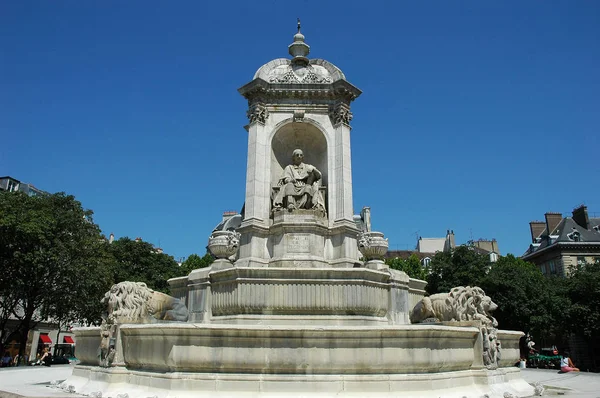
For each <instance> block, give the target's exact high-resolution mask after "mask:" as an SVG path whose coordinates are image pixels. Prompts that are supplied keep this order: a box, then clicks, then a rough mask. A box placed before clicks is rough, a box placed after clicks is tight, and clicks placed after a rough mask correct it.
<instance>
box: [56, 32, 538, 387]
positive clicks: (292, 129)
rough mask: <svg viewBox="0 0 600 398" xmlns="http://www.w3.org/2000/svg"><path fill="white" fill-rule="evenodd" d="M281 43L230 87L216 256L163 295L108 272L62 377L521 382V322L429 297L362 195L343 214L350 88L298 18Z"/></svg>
mask: <svg viewBox="0 0 600 398" xmlns="http://www.w3.org/2000/svg"><path fill="white" fill-rule="evenodd" d="M289 53H290V55H291V56H292V58H291V59H288V58H279V59H275V60H273V61H270V62H268V63H266V64H265V65H263V66H262V67H260V68H259V69H258V71H257V72H256V74H255V75H254V79H253V80H252V81H251V82H250V83H248V84H246V85H244V86H243V87H242V88H240V89H239V92H240V93H241V94H242V95H243V96H244V97H245V98H246V99H247V100H248V113H247V114H248V118H249V124H248V125H247V126H246V130H247V131H248V163H247V168H246V196H245V204H244V209H243V211H242V214H241V216H240V217H239V221H240V222H239V223H237V224H236V225H234V226H233V227H232V226H231V225H229V226H228V227H225V226H223V225H225V224H222V226H223V227H222V228H220V229H219V228H218V229H216V230H215V231H213V232H212V234H211V236H210V238H209V242H208V247H209V249H210V250H211V252H212V253H213V254H214V255H215V257H216V258H217V260H216V261H215V263H214V264H213V265H212V266H211V267H209V268H203V269H197V270H194V271H192V272H191V273H190V274H189V275H188V276H187V277H182V278H176V279H172V280H170V281H169V284H170V287H171V292H172V295H173V297H169V296H163V295H161V294H159V293H157V292H153V291H152V290H151V289H148V288H147V287H146V286H145V285H144V286H142V285H140V284H133V285H132V282H124V284H118V285H115V286H114V287H113V289H111V292H108V293H107V296H106V297H105V302H106V303H107V316H106V319H105V320H104V323H103V325H102V326H101V327H99V328H96V327H91V328H80V329H77V330H76V331H75V334H76V337H77V354H78V358H79V359H80V361H81V363H80V364H79V365H77V366H76V367H75V369H74V371H73V375H72V376H71V377H70V378H69V379H68V380H66V381H65V383H63V386H64V388H65V389H68V390H70V391H73V390H74V391H75V392H77V393H81V394H88V395H93V396H104V397H107V396H117V395H119V394H125V393H127V394H128V396H129V398H135V397H144V398H145V397H150V396H157V397H161V398H162V397H188V396H189V397H209V396H210V397H230V396H231V397H240V396H252V397H258V396H261V397H262V396H269V397H275V396H303V397H309V396H319V397H322V396H336V397H337V396H369V397H392V396H393V397H440V396H443V397H483V396H486V394H487V396H488V397H502V396H506V395H505V394H512V395H513V396H518V397H524V396H530V395H532V394H533V388H531V387H530V386H529V385H528V384H527V383H525V382H524V381H523V380H522V379H521V377H520V373H519V372H520V371H519V369H518V368H517V367H513V364H514V363H516V362H517V361H518V360H519V339H520V337H521V336H522V333H521V332H514V331H503V330H498V329H497V326H498V325H497V323H495V320H494V319H493V317H492V316H491V314H490V313H491V311H492V310H493V309H494V306H493V305H492V304H493V302H492V301H491V300H490V299H489V297H487V296H485V293H483V292H482V291H480V289H479V290H478V288H474V287H463V288H457V289H458V290H454V289H453V291H452V292H450V293H448V294H446V295H442V296H440V297H434V296H432V297H431V298H424V297H423V296H424V286H425V282H424V281H420V280H415V279H411V278H409V277H408V276H407V275H406V274H405V273H403V272H400V271H396V270H393V269H389V268H388V267H387V266H386V265H385V263H384V262H383V261H382V257H383V255H384V254H385V253H386V251H387V247H388V243H387V240H386V239H385V238H384V235H383V234H382V233H380V232H376V231H372V230H371V222H370V212H369V211H368V209H365V211H363V213H362V215H361V216H355V215H354V213H353V203H352V164H351V158H350V122H351V120H352V113H351V111H350V105H351V103H352V101H353V100H355V99H356V98H357V97H358V96H359V95H360V94H361V91H360V90H359V89H358V88H356V87H355V86H353V85H352V84H350V83H349V82H348V81H347V80H346V77H345V76H344V74H343V73H342V71H341V70H340V69H339V68H338V67H336V66H335V65H333V64H332V63H330V62H328V61H325V60H323V59H309V58H308V57H307V56H308V53H309V46H308V45H307V44H306V43H305V41H304V35H302V33H300V26H298V33H297V34H296V35H294V39H293V43H292V44H290V46H289ZM482 302H484V303H486V304H485V305H484V304H481V303H482ZM132 303H138V304H137V305H136V304H132ZM140 303H141V304H140ZM411 320H412V321H413V322H415V324H411ZM499 342H502V346H501V347H502V348H501V349H500V345H499Z"/></svg>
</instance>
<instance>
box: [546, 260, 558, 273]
mask: <svg viewBox="0 0 600 398" xmlns="http://www.w3.org/2000/svg"><path fill="white" fill-rule="evenodd" d="M548 266H549V267H550V273H551V274H556V263H554V260H550V261H548Z"/></svg>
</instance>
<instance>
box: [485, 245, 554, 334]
mask: <svg viewBox="0 0 600 398" xmlns="http://www.w3.org/2000/svg"><path fill="white" fill-rule="evenodd" d="M564 285H565V284H564V280H563V279H560V278H552V279H550V278H547V277H545V276H544V275H543V274H542V272H541V271H540V270H539V268H538V267H537V266H535V265H533V264H531V263H528V262H526V261H523V260H521V259H519V258H516V257H515V256H513V255H512V254H509V255H507V256H504V257H500V258H499V259H498V261H497V262H496V263H494V265H493V266H492V267H491V269H490V271H489V273H487V274H486V275H485V277H484V278H482V279H481V281H480V286H481V288H483V290H484V291H485V292H486V294H487V295H488V296H490V297H492V299H493V300H494V302H495V303H496V304H498V309H497V310H496V311H495V312H494V316H495V317H496V319H497V320H498V323H499V324H500V326H501V327H502V329H509V330H521V331H525V332H529V333H531V334H533V335H535V336H538V337H540V338H542V339H551V338H552V336H557V335H562V325H563V323H562V320H561V313H562V306H563V305H564V304H565V302H564V301H563V299H562V296H563V294H561V289H563V288H564Z"/></svg>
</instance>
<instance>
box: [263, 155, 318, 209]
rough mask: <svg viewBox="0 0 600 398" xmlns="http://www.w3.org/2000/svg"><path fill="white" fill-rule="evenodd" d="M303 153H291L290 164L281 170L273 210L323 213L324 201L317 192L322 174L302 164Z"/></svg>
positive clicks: (310, 166)
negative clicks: (301, 210) (307, 210)
mask: <svg viewBox="0 0 600 398" xmlns="http://www.w3.org/2000/svg"><path fill="white" fill-rule="evenodd" d="M303 160H304V153H303V152H302V150H300V149H296V150H294V152H293V153H292V163H293V164H290V165H288V166H286V168H285V169H284V170H283V176H282V177H281V178H280V179H279V182H278V184H277V185H278V186H279V187H280V188H279V192H276V194H275V198H274V199H273V208H274V210H279V209H283V208H286V209H288V210H290V211H291V210H295V209H312V210H320V211H323V212H324V211H325V200H324V199H323V195H322V194H321V192H320V191H319V188H320V187H321V181H322V177H323V176H322V174H321V172H320V171H319V170H318V169H317V168H316V167H315V166H312V165H310V164H306V163H304V162H303Z"/></svg>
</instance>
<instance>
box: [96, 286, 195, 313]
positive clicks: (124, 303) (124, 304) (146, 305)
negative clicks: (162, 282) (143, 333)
mask: <svg viewBox="0 0 600 398" xmlns="http://www.w3.org/2000/svg"><path fill="white" fill-rule="evenodd" d="M101 302H102V303H104V304H106V310H107V311H106V317H105V319H107V320H112V321H113V322H116V323H154V322H159V321H179V322H185V321H187V319H188V310H187V307H186V306H185V304H183V303H182V302H181V300H179V299H177V298H175V297H171V296H169V295H167V294H164V293H161V292H156V291H154V290H152V289H150V288H149V287H148V286H147V285H146V284H145V283H143V282H120V283H117V284H116V285H113V286H112V287H111V288H110V290H109V291H108V292H106V294H105V295H104V298H103V299H102V301H101ZM113 322H110V323H113Z"/></svg>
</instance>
